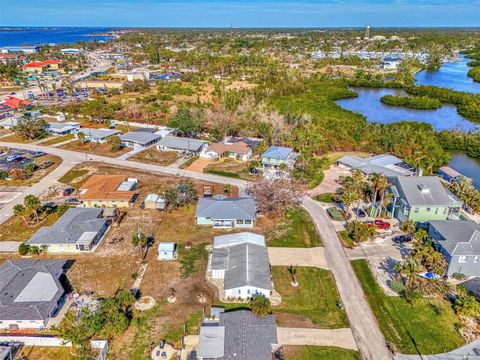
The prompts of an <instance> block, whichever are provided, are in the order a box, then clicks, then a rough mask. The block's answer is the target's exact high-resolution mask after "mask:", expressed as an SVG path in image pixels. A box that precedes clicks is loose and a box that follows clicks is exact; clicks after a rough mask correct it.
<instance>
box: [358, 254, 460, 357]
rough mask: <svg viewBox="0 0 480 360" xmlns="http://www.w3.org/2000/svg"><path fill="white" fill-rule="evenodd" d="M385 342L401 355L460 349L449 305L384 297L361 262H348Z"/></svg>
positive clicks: (367, 268)
mask: <svg viewBox="0 0 480 360" xmlns="http://www.w3.org/2000/svg"><path fill="white" fill-rule="evenodd" d="M352 266H353V269H354V270H355V273H356V274H357V277H358V279H359V280H360V282H361V284H362V288H363V291H364V292H365V295H366V297H367V299H368V302H369V303H370V307H371V308H372V311H373V312H374V314H375V316H376V318H377V321H378V323H379V325H380V329H381V330H382V333H383V335H384V336H385V338H386V339H387V341H389V342H391V343H392V344H394V345H395V346H396V348H397V350H398V351H400V352H402V353H405V354H415V353H419V352H420V353H421V354H434V353H440V352H445V351H450V350H453V349H455V348H457V347H459V346H462V345H464V342H463V340H462V337H461V336H460V334H459V333H458V332H457V330H456V329H455V324H458V323H460V320H459V319H458V317H457V316H456V315H455V313H454V312H453V310H452V307H451V304H450V303H449V302H448V301H446V300H443V299H441V298H428V299H427V298H423V299H420V300H419V301H418V302H415V303H412V304H409V303H407V302H406V301H405V300H404V299H403V298H400V297H390V296H386V295H385V294H384V293H383V291H382V289H381V288H380V286H379V285H378V284H377V282H376V280H375V278H374V276H373V274H372V272H371V270H370V268H369V267H368V264H367V262H366V261H365V260H354V261H352Z"/></svg>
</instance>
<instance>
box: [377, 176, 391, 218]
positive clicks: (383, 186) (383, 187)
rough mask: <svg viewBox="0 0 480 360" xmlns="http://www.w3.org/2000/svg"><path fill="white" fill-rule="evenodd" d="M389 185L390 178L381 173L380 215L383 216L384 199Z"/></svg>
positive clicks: (378, 186)
mask: <svg viewBox="0 0 480 360" xmlns="http://www.w3.org/2000/svg"><path fill="white" fill-rule="evenodd" d="M387 187H388V180H387V178H386V177H385V176H384V175H381V176H380V178H379V179H378V183H377V188H378V191H379V193H380V217H381V216H382V211H383V201H384V199H385V191H386V190H387Z"/></svg>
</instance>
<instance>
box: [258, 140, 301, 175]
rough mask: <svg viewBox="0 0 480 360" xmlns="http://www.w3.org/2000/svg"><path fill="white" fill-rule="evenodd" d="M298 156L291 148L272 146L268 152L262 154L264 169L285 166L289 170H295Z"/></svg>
mask: <svg viewBox="0 0 480 360" xmlns="http://www.w3.org/2000/svg"><path fill="white" fill-rule="evenodd" d="M297 156H298V154H297V153H296V152H294V151H293V149H292V148H290V147H284V146H270V147H269V148H268V149H267V151H265V152H264V153H263V154H262V166H263V168H264V169H276V168H278V167H280V166H282V165H285V166H286V167H287V168H289V169H293V166H294V165H295V161H296V159H297Z"/></svg>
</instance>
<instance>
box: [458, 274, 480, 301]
mask: <svg viewBox="0 0 480 360" xmlns="http://www.w3.org/2000/svg"><path fill="white" fill-rule="evenodd" d="M461 285H463V286H464V287H465V289H467V290H468V292H469V293H470V294H472V295H473V296H475V297H476V298H477V299H478V300H480V277H478V276H477V277H474V278H473V279H470V280H468V281H465V282H464V283H462V284H461Z"/></svg>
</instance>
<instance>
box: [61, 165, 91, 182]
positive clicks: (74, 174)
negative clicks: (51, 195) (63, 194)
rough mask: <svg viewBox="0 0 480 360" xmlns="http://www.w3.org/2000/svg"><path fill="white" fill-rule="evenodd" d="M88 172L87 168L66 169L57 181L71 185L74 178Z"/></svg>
mask: <svg viewBox="0 0 480 360" xmlns="http://www.w3.org/2000/svg"><path fill="white" fill-rule="evenodd" d="M86 174H88V170H74V169H72V170H70V171H68V172H67V173H66V174H65V175H63V176H62V177H61V178H60V179H58V181H59V182H61V183H62V184H66V185H71V186H73V185H72V184H73V183H74V182H75V181H74V180H76V179H78V178H81V177H82V176H84V175H86Z"/></svg>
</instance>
